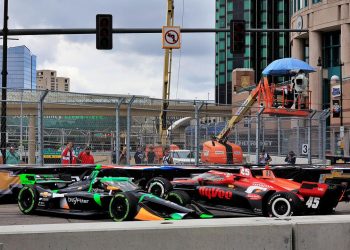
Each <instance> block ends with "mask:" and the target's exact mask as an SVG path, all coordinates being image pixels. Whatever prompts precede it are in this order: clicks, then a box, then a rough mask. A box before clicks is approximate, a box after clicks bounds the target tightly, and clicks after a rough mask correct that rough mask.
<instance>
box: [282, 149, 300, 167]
mask: <svg viewBox="0 0 350 250" xmlns="http://www.w3.org/2000/svg"><path fill="white" fill-rule="evenodd" d="M296 159H297V157H296V156H295V153H294V152H293V151H290V152H289V153H288V155H287V157H286V158H285V159H284V161H285V162H287V163H289V164H292V165H294V164H295V161H296Z"/></svg>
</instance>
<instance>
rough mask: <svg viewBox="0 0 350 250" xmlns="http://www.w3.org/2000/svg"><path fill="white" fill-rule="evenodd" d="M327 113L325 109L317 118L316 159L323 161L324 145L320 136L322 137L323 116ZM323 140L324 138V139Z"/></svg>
mask: <svg viewBox="0 0 350 250" xmlns="http://www.w3.org/2000/svg"><path fill="white" fill-rule="evenodd" d="M327 112H328V110H327V109H325V110H323V111H322V112H321V114H320V117H319V118H318V122H319V124H318V159H320V160H322V159H323V152H322V151H323V148H324V147H323V144H324V143H325V142H324V141H323V140H322V136H323V125H324V124H323V117H324V116H325V114H326V113H327ZM324 139H325V138H324Z"/></svg>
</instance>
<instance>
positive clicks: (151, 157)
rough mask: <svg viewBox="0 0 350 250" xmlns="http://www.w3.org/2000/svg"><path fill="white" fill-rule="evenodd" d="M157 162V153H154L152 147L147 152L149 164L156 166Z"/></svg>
mask: <svg viewBox="0 0 350 250" xmlns="http://www.w3.org/2000/svg"><path fill="white" fill-rule="evenodd" d="M155 160H156V153H154V147H153V146H150V147H149V151H148V152H147V164H154V163H155Z"/></svg>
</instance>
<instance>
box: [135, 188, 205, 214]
mask: <svg viewBox="0 0 350 250" xmlns="http://www.w3.org/2000/svg"><path fill="white" fill-rule="evenodd" d="M138 206H139V208H138V212H137V214H136V216H135V219H136V220H180V219H184V218H187V217H191V218H195V217H199V216H197V214H196V212H195V211H194V210H193V209H189V208H186V207H183V206H180V205H178V204H175V203H174V202H171V201H168V200H164V199H162V198H159V197H157V196H155V195H152V194H148V193H140V194H139V201H138Z"/></svg>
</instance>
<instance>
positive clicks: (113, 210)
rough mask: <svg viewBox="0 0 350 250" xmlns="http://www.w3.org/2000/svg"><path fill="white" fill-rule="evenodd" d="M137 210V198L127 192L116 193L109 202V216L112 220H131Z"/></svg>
mask: <svg viewBox="0 0 350 250" xmlns="http://www.w3.org/2000/svg"><path fill="white" fill-rule="evenodd" d="M136 212H137V199H136V198H135V197H134V196H132V195H131V194H128V193H117V194H116V195H114V196H113V198H112V199H111V201H110V203H109V216H110V217H111V218H112V219H113V220H114V221H118V222H119V221H125V220H132V219H133V218H134V217H135V215H136Z"/></svg>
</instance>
